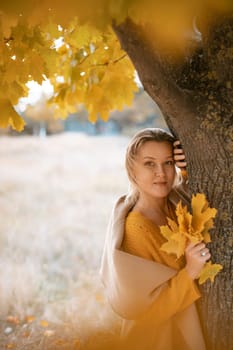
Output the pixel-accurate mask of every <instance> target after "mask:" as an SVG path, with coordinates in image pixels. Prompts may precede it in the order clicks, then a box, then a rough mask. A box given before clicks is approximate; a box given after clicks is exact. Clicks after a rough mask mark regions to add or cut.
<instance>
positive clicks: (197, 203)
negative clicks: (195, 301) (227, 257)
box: [160, 193, 222, 284]
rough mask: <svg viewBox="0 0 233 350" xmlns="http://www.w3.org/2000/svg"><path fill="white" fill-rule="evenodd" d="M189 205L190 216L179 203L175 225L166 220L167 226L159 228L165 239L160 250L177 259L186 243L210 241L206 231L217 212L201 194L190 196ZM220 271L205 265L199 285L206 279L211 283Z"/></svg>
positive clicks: (213, 265) (210, 226) (219, 266)
mask: <svg viewBox="0 0 233 350" xmlns="http://www.w3.org/2000/svg"><path fill="white" fill-rule="evenodd" d="M191 204H192V215H191V214H190V213H189V212H188V209H187V206H182V203H181V201H180V202H179V203H178V204H177V207H176V216H177V223H176V222H175V221H174V220H171V219H170V218H167V221H168V225H164V226H160V232H161V234H162V235H163V236H164V237H165V238H166V239H167V242H166V243H164V244H163V245H162V246H161V247H160V249H161V250H163V251H165V252H166V253H168V254H175V255H176V257H177V258H179V257H180V256H182V255H184V253H185V247H186V246H187V243H188V241H191V242H193V243H195V244H197V243H199V242H202V241H204V242H205V243H208V242H210V241H211V239H210V234H209V232H208V231H209V229H211V228H212V227H213V225H214V223H213V218H214V217H215V215H216V213H217V210H216V209H215V208H209V206H208V202H207V200H206V198H205V195H204V194H201V193H197V194H196V196H195V195H193V196H192V201H191ZM221 269H222V266H221V265H219V264H212V263H211V262H208V263H206V264H205V266H204V268H203V269H202V271H201V274H200V278H199V283H200V284H201V283H204V282H205V281H206V280H207V279H208V278H210V280H211V281H212V282H213V280H214V277H215V275H216V274H217V273H218V272H219V271H220V270H221Z"/></svg>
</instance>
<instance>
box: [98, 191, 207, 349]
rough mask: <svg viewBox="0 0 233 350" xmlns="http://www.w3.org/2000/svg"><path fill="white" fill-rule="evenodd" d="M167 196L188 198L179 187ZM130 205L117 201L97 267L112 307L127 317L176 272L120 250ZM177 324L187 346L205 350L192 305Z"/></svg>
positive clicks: (174, 199)
mask: <svg viewBox="0 0 233 350" xmlns="http://www.w3.org/2000/svg"><path fill="white" fill-rule="evenodd" d="M169 199H170V200H171V202H173V203H174V204H177V202H178V201H179V200H180V199H181V200H182V202H184V203H185V204H187V203H188V201H189V197H188V196H187V194H186V193H185V192H184V191H182V190H181V189H180V190H178V189H177V190H173V191H172V192H171V194H170V196H169ZM131 208H132V203H131V204H130V202H129V201H126V200H125V196H122V197H121V198H120V199H119V200H118V201H117V203H116V205H115V207H114V209H113V212H112V215H111V218H110V222H109V226H108V229H107V236H106V241H105V246H104V251H103V256H102V262H101V269H100V274H101V277H102V281H103V284H104V286H105V290H106V293H107V297H108V300H109V302H110V304H111V306H112V308H113V310H114V311H115V312H116V313H117V314H118V315H120V316H121V317H122V318H124V319H126V320H134V319H136V318H137V317H138V316H140V314H141V313H143V312H144V311H145V310H147V309H148V307H149V306H150V305H151V304H152V302H153V300H155V298H156V296H157V295H158V294H159V292H160V290H161V288H163V286H164V283H166V282H167V281H168V280H169V279H170V278H171V277H172V276H174V275H175V274H176V273H177V271H175V270H174V269H172V268H170V267H167V266H165V265H162V264H159V263H156V262H154V261H150V260H146V259H143V258H140V257H137V256H134V255H131V254H128V253H126V252H123V251H122V250H120V247H121V243H122V239H123V235H124V223H125V218H126V216H127V214H128V212H129V211H130V209H131ZM126 323H127V322H126ZM128 323H129V324H130V326H131V324H132V323H133V322H132V321H128ZM130 326H129V327H130ZM178 327H179V328H180V330H181V332H182V334H183V336H184V337H185V339H186V342H187V344H188V345H189V349H192V350H197V349H198V350H204V349H206V348H205V345H204V340H203V336H202V331H201V327H200V322H199V318H198V314H197V311H196V307H195V305H194V304H192V305H191V306H189V307H188V308H187V309H185V310H184V312H182V317H180V318H179V325H178Z"/></svg>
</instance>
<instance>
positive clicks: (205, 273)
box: [199, 261, 223, 284]
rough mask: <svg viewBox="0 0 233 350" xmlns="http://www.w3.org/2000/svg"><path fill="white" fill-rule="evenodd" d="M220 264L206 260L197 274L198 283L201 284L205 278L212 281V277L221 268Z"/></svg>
mask: <svg viewBox="0 0 233 350" xmlns="http://www.w3.org/2000/svg"><path fill="white" fill-rule="evenodd" d="M222 268H223V267H222V265H220V264H212V262H211V261H208V262H207V263H206V264H205V265H204V267H203V269H202V270H201V273H200V275H199V284H203V283H204V282H205V281H206V280H207V279H210V280H211V282H214V278H215V276H216V275H217V273H218V272H219V271H221V270H222Z"/></svg>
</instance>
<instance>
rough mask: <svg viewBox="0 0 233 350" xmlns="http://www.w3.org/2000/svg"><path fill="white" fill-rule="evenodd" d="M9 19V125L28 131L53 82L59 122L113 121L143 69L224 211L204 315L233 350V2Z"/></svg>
mask: <svg viewBox="0 0 233 350" xmlns="http://www.w3.org/2000/svg"><path fill="white" fill-rule="evenodd" d="M0 11H1V17H0V23H1V31H0V71H1V81H0V106H1V120H0V125H1V126H2V127H6V126H7V125H8V124H10V125H11V126H12V127H13V128H16V129H18V130H21V129H22V128H23V125H24V121H23V120H22V119H21V117H20V116H18V115H17V113H16V112H15V110H14V108H13V106H14V105H15V104H17V102H18V99H19V98H20V97H21V96H25V95H26V94H27V86H26V83H27V81H28V80H32V79H33V80H36V81H37V82H39V83H41V82H42V80H43V79H50V81H51V83H52V84H53V86H54V92H55V93H54V96H53V98H51V100H50V101H49V102H50V103H54V105H55V108H56V111H57V115H58V116H59V117H66V115H67V114H68V113H69V112H72V111H74V110H75V109H76V108H77V105H78V104H80V103H81V104H83V105H84V106H85V107H86V109H87V110H88V113H89V119H90V120H91V121H95V120H96V119H97V118H98V117H100V118H102V119H104V120H107V118H108V115H109V112H110V111H111V110H113V109H121V108H123V106H124V105H125V104H130V103H131V102H132V99H133V92H134V91H136V89H137V86H136V84H135V81H134V69H136V71H137V73H138V75H139V77H140V80H141V82H142V84H143V86H144V89H145V90H146V91H147V92H148V94H149V95H150V96H151V97H152V99H153V100H154V101H156V102H157V104H158V105H159V107H160V109H161V110H162V112H163V114H164V117H165V119H166V122H167V124H168V126H169V128H170V130H171V131H172V132H173V133H174V134H175V135H176V137H177V138H179V139H180V140H181V142H182V145H183V148H184V150H185V154H186V157H187V161H188V169H187V170H188V175H189V186H190V190H191V192H192V193H197V192H202V193H205V194H206V196H207V198H208V200H209V202H210V204H211V206H214V207H216V208H217V209H218V214H217V218H216V220H215V229H214V230H213V232H212V235H211V236H212V242H211V244H210V249H211V254H212V261H216V262H218V263H220V264H222V265H223V266H224V268H223V270H222V272H221V273H220V274H219V275H218V277H217V278H216V280H215V282H214V283H213V284H211V283H205V284H204V286H203V287H202V293H203V297H202V299H201V303H200V305H199V308H200V314H201V318H202V322H203V328H204V331H205V335H206V339H207V343H208V348H209V349H211V350H212V349H213V350H220V349H221V350H222V349H224V350H230V349H232V347H233V343H232V336H231V330H232V329H233V322H232V318H233V317H232V315H233V310H232V283H233V282H232V281H233V276H232V227H233V210H232V209H233V205H232V198H233V116H232V101H233V93H232V75H233V74H232V73H233V47H232V43H233V16H232V11H233V6H232V1H230V0H229V1H228V0H222V1H221V2H220V1H217V0H212V1H210V0H202V1H200V0H199V1H192V0H190V1H184V0H183V1H178V0H173V1H171V0H164V1H156V0H154V1H152V0H144V1H142V0H134V1H133V0H125V1H114V0H96V1H94V0H86V1H85V2H84V1H80V0H76V1H74V0H67V1H66V2H65V3H64V2H61V1H55V0H51V1H49V0H42V1H36V0H34V1H28V0H23V1H20V2H18V1H11V2H10V1H1V5H0ZM129 58H130V59H129Z"/></svg>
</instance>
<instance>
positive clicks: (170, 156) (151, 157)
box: [143, 154, 173, 159]
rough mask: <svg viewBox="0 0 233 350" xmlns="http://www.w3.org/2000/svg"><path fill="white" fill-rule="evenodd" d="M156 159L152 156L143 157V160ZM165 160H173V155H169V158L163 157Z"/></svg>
mask: <svg viewBox="0 0 233 350" xmlns="http://www.w3.org/2000/svg"><path fill="white" fill-rule="evenodd" d="M148 158H149V159H157V158H156V157H153V156H144V157H143V159H148ZM165 158H166V159H168V158H173V154H171V155H169V156H167V157H165Z"/></svg>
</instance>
